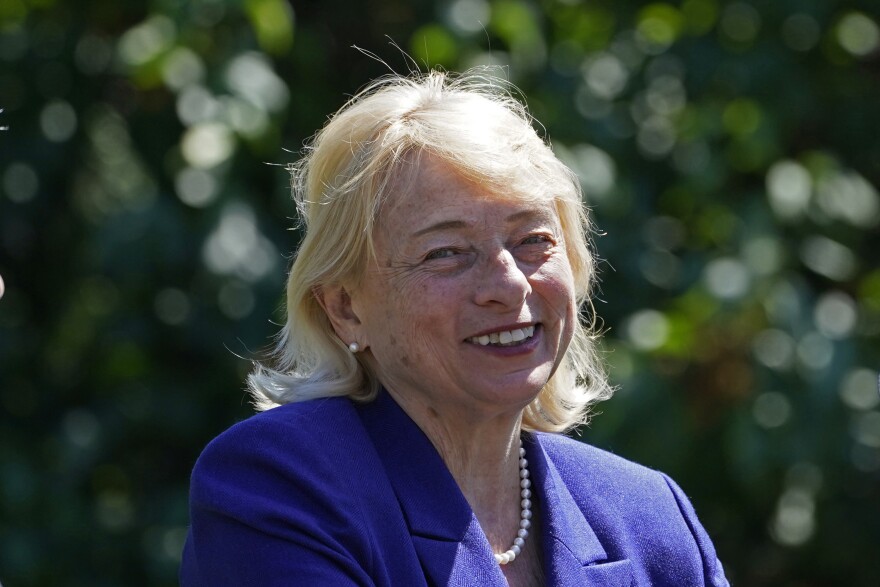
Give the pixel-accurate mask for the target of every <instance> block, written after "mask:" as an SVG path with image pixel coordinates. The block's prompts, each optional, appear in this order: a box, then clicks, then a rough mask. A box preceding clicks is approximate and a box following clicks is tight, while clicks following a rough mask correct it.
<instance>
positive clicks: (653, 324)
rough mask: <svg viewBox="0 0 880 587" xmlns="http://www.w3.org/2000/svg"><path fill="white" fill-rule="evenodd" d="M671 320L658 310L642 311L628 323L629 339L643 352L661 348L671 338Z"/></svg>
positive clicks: (631, 317)
mask: <svg viewBox="0 0 880 587" xmlns="http://www.w3.org/2000/svg"><path fill="white" fill-rule="evenodd" d="M669 330H670V328H669V319H667V318H666V316H665V315H664V314H662V313H661V312H658V311H657V310H650V309H649V310H640V311H638V312H636V313H635V314H633V315H632V316H630V318H629V320H628V321H627V326H626V333H627V338H629V341H630V342H631V343H632V345H633V346H634V347H635V348H637V349H639V350H643V351H651V350H655V349H658V348H660V347H661V346H663V345H664V344H665V343H666V340H667V339H668V338H669Z"/></svg>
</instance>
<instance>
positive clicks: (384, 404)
mask: <svg viewBox="0 0 880 587" xmlns="http://www.w3.org/2000/svg"><path fill="white" fill-rule="evenodd" d="M358 412H359V414H360V416H361V420H362V421H363V423H364V426H365V427H366V429H367V432H368V433H369V435H370V438H371V439H372V441H373V444H374V446H375V447H376V451H377V452H378V454H379V457H380V459H381V461H382V464H383V466H384V469H385V472H386V474H387V475H388V478H389V480H390V482H391V486H392V487H393V488H394V492H395V494H396V496H397V500H398V502H399V503H400V508H401V510H402V511H403V514H404V517H405V518H406V521H407V524H408V525H409V530H410V533H411V535H412V541H413V546H414V547H415V550H416V554H417V555H418V557H419V561H420V563H421V565H422V568H423V569H424V571H425V577H426V579H427V580H428V582H429V584H432V585H461V586H464V585H485V586H487V587H491V586H494V585H498V586H502V585H506V581H505V580H504V576H503V574H502V573H501V571H500V569H499V568H498V565H497V564H496V563H495V560H494V558H493V556H492V550H491V547H490V545H489V542H488V541H487V540H486V537H485V535H484V534H483V531H482V529H481V528H480V525H479V523H478V522H477V519H476V517H475V516H474V514H473V511H472V510H471V508H470V505H468V503H467V500H466V499H465V498H464V495H462V493H461V490H460V489H459V488H458V485H457V484H456V483H455V479H453V477H452V474H451V473H449V470H448V469H447V468H446V464H445V463H444V462H443V459H441V458H440V455H439V454H438V453H437V450H436V449H435V448H434V446H433V445H432V444H431V441H430V440H428V438H427V437H426V436H425V434H424V433H423V432H422V431H421V429H419V427H418V426H416V424H415V423H414V422H413V421H412V420H411V419H410V418H409V416H408V415H407V414H406V413H405V412H404V411H403V410H402V409H401V408H400V406H398V405H397V403H395V402H394V400H393V399H392V398H391V396H390V395H389V394H388V393H387V392H386V391H384V390H381V391H380V392H379V396H378V397H377V398H376V400H375V401H373V402H370V403H368V404H360V405H358Z"/></svg>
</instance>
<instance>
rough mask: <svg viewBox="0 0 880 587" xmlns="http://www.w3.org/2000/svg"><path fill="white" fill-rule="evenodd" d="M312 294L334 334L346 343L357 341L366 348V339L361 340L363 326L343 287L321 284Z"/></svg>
mask: <svg viewBox="0 0 880 587" xmlns="http://www.w3.org/2000/svg"><path fill="white" fill-rule="evenodd" d="M314 295H315V299H317V300H318V303H319V304H321V308H323V309H324V313H325V314H327V318H328V319H329V320H330V324H331V325H332V326H333V330H334V331H335V332H336V336H338V337H339V338H340V339H342V342H344V343H345V344H346V345H347V344H350V343H352V342H357V343H359V344H360V345H361V347H362V348H366V341H365V340H361V339H362V338H363V334H362V332H361V331H362V329H363V326H362V324H361V321H360V319H359V318H358V317H357V314H355V312H354V309H353V308H352V304H351V297H350V296H349V295H348V292H347V291H346V290H345V288H344V287H343V286H342V285H339V284H327V285H322V286H320V287H317V288H315V290H314Z"/></svg>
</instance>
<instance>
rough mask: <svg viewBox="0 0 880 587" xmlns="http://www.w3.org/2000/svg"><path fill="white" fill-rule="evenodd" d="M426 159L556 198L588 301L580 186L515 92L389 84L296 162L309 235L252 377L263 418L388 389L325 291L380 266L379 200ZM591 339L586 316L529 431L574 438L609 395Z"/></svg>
mask: <svg viewBox="0 0 880 587" xmlns="http://www.w3.org/2000/svg"><path fill="white" fill-rule="evenodd" d="M421 153H430V154H431V155H432V156H434V157H439V158H441V159H442V160H444V161H445V162H446V163H448V164H450V165H451V166H452V167H453V168H454V169H456V170H457V172H459V173H461V174H462V175H463V176H464V177H467V178H470V179H473V180H474V181H478V182H480V183H481V185H483V186H485V187H487V188H488V189H490V190H491V191H492V192H494V193H498V194H500V195H503V196H507V197H519V198H545V199H546V198H549V199H551V200H553V201H554V203H555V206H556V210H557V213H558V215H559V219H560V223H561V226H562V230H563V234H564V238H565V246H566V251H567V254H568V259H569V262H570V264H571V268H572V272H573V276H574V282H575V294H576V297H577V303H578V307H579V308H580V307H582V306H583V305H584V304H589V294H590V289H591V285H592V281H593V278H594V258H593V254H592V252H591V250H590V248H589V246H588V240H587V239H588V234H589V232H590V230H591V228H590V224H589V220H588V218H587V215H586V211H585V208H584V205H583V202H582V195H581V191H580V187H579V183H578V180H577V178H576V176H575V175H574V174H573V173H572V171H571V170H569V169H568V168H567V167H566V166H565V165H564V164H563V163H561V162H560V161H559V160H558V159H557V158H556V157H555V155H554V154H553V152H552V151H551V149H550V147H549V146H548V145H547V144H546V143H545V142H544V141H543V140H542V139H541V138H540V137H539V136H538V134H537V133H536V131H535V129H534V128H533V126H532V118H531V116H530V115H529V113H528V111H527V110H526V108H525V106H524V105H523V104H522V103H521V102H520V101H518V100H517V99H516V98H514V97H513V95H512V93H511V89H510V86H509V85H507V84H506V83H504V82H503V81H500V80H499V78H497V77H494V76H492V75H490V74H488V73H487V72H486V71H485V70H471V71H469V72H466V73H464V74H461V75H451V74H447V73H443V72H439V71H432V72H430V73H426V74H413V75H410V76H408V77H404V76H398V75H394V76H389V77H386V78H382V79H380V80H377V81H375V82H373V83H372V84H370V85H369V86H368V87H367V88H365V89H364V90H362V91H361V92H359V93H358V94H357V95H356V96H354V97H353V98H352V99H351V100H349V102H348V103H347V104H346V105H345V106H343V107H342V108H341V109H340V110H339V111H338V112H337V113H336V114H335V115H334V116H333V117H332V118H331V119H330V120H329V122H328V123H327V124H326V125H325V126H324V128H323V129H322V130H320V131H319V132H318V133H317V135H316V136H315V137H314V138H313V140H312V141H311V143H310V144H309V145H308V146H307V148H306V152H305V155H304V157H303V158H302V159H301V160H300V161H299V162H298V163H296V164H293V165H291V166H290V171H291V176H292V192H293V198H294V200H295V202H296V204H297V207H298V209H299V212H300V217H301V219H302V221H303V223H304V225H305V237H304V239H303V241H302V244H301V246H300V249H299V251H298V253H297V255H296V259H295V261H294V263H293V265H292V267H291V270H290V275H289V277H288V281H287V322H286V324H285V325H284V327H283V329H282V330H281V332H280V333H279V336H278V339H277V344H276V347H275V353H274V366H273V367H267V366H265V365H261V364H257V365H256V367H255V369H254V371H253V372H252V373H251V375H250V376H249V377H248V386H249V389H250V391H251V393H252V395H253V397H254V400H255V404H256V407H257V408H258V409H262V410H264V409H269V408H272V407H275V406H277V405H280V404H285V403H290V402H297V401H304V400H308V399H314V398H320V397H330V396H349V397H351V398H352V399H354V400H359V401H370V400H372V399H373V398H374V397H375V395H376V393H377V391H378V389H379V386H380V382H379V381H378V380H377V379H376V377H375V375H374V374H373V373H371V372H370V370H369V368H368V367H367V366H366V365H365V364H364V363H362V362H360V361H358V360H357V359H356V357H355V355H353V354H352V353H350V352H349V351H348V349H347V347H346V345H345V343H344V342H343V341H341V340H340V339H339V338H338V337H337V336H336V334H335V332H334V330H333V328H332V326H331V324H330V321H329V319H328V318H327V316H326V314H325V313H324V311H323V309H322V307H321V305H320V303H319V302H318V299H317V298H316V292H317V291H318V290H319V289H320V288H321V287H322V286H324V285H327V284H334V283H336V284H342V283H358V282H359V281H360V279H361V278H362V277H363V273H364V269H365V267H366V266H367V264H368V261H370V260H372V259H374V256H373V227H374V225H375V224H376V222H377V217H378V215H379V213H380V209H381V207H382V203H383V202H384V201H385V199H386V198H387V197H388V195H389V192H390V191H391V190H392V189H395V191H396V192H400V191H401V190H399V187H400V185H401V180H402V179H405V176H407V175H408V176H410V178H412V177H413V176H414V172H413V170H412V169H413V167H415V166H414V165H411V163H412V161H413V159H414V158H417V157H418V156H419V155H420V154H421ZM404 193H405V191H404ZM591 310H592V307H591V306H590V313H589V315H590V316H592V312H591ZM592 329H593V326H592V324H587V323H585V321H584V320H583V318H581V319H579V320H577V321H576V325H575V328H574V334H573V337H572V341H571V343H570V345H569V347H568V349H567V351H566V354H565V357H564V358H563V360H562V361H561V363H560V366H559V368H558V369H557V370H556V372H555V373H554V375H553V376H552V377H551V379H550V380H549V381H548V382H547V384H546V385H545V386H544V388H543V389H542V390H541V391H540V393H539V394H538V396H537V397H536V398H535V400H534V401H533V402H532V403H531V404H530V405H529V406H528V407H527V408H526V410H525V413H524V415H523V427H524V428H526V429H531V430H541V431H548V432H550V431H553V432H556V431H562V430H566V429H569V428H571V427H573V426H575V425H577V424H580V423H583V422H585V421H586V420H587V418H588V415H589V408H590V406H591V405H592V404H593V403H595V402H597V401H599V400H602V399H606V398H607V397H608V396H609V395H610V388H609V386H608V383H607V380H606V378H605V374H604V371H603V368H602V363H601V361H600V360H599V359H598V356H597V353H596V349H595V344H594V343H595V341H594V338H595V335H594V334H593V332H592Z"/></svg>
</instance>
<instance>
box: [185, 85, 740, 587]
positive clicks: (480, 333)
mask: <svg viewBox="0 0 880 587" xmlns="http://www.w3.org/2000/svg"><path fill="white" fill-rule="evenodd" d="M292 171H293V177H294V182H293V185H294V190H293V191H294V198H295V200H296V202H297V204H298V206H299V208H300V211H301V213H302V217H303V219H304V222H305V225H306V236H305V239H304V241H303V243H302V246H301V248H300V250H299V251H298V253H297V256H296V260H295V261H294V263H293V266H292V268H291V272H290V276H289V279H288V283H287V311H288V318H287V323H286V325H285V326H284V329H283V331H282V333H281V336H280V337H279V344H278V347H277V356H276V358H275V361H274V364H273V365H271V366H262V365H261V366H258V367H257V369H256V370H255V372H254V373H253V374H252V375H251V377H250V381H249V382H250V386H251V391H252V393H253V395H254V397H255V400H256V404H257V406H258V407H259V408H260V409H262V410H263V413H261V414H258V415H256V416H254V417H252V418H250V419H248V420H246V421H245V422H242V423H240V424H238V425H236V426H233V427H232V428H231V429H229V430H228V431H226V432H225V433H223V434H222V435H221V436H219V437H218V438H217V439H215V440H214V441H213V442H212V443H211V444H210V445H209V446H208V448H207V449H206V450H205V451H204V453H203V454H202V456H201V457H200V458H199V460H198V462H197V463H196V466H195V470H194V472H193V478H192V489H191V516H192V527H191V530H190V534H189V537H188V540H187V545H186V548H185V551H184V560H183V567H182V569H181V583H182V584H183V585H212V586H215V585H244V584H259V585H288V584H291V583H292V582H295V583H296V584H298V585H481V586H482V585H585V584H601V585H633V584H638V585H669V586H673V585H675V586H678V585H726V583H727V582H726V580H725V578H724V573H723V571H722V569H721V565H720V563H719V562H718V560H717V558H716V556H715V551H714V548H713V546H712V543H711V541H710V540H709V538H708V537H707V536H706V534H705V532H704V530H703V528H702V526H701V525H700V523H699V521H698V520H697V518H696V515H695V514H694V511H693V508H692V507H691V505H690V503H689V502H688V500H687V498H686V497H685V496H684V494H683V493H682V492H681V490H680V489H679V488H678V487H677V486H676V485H675V484H674V483H673V482H672V481H671V480H670V479H669V478H667V477H665V476H664V475H663V474H661V473H658V472H655V471H651V470H649V469H646V468H644V467H640V466H639V465H636V464H634V463H630V462H628V461H625V460H623V459H621V458H619V457H615V456H613V455H610V454H608V453H605V452H602V451H600V450H597V449H595V448H592V447H590V446H588V445H586V444H583V443H580V442H577V441H574V440H571V439H568V438H566V437H564V436H562V435H560V434H559V432H562V431H565V430H568V429H570V428H572V427H574V426H575V425H577V424H579V423H582V422H584V421H585V420H586V418H587V416H588V413H589V408H590V406H591V405H592V404H593V403H595V402H596V401H599V400H601V399H605V398H607V397H608V396H609V395H610V393H609V389H608V385H607V383H606V381H605V378H604V375H603V372H602V369H601V365H600V363H599V362H598V360H597V359H596V356H595V352H594V349H593V335H592V334H591V333H590V331H589V328H588V325H586V324H584V323H582V321H581V318H580V316H581V312H580V310H581V306H582V305H583V304H585V303H588V301H589V293H590V287H591V283H592V279H593V257H592V253H591V251H590V248H589V246H588V240H587V235H588V234H589V230H590V226H589V223H588V220H587V217H586V214H585V211H584V207H583V205H582V200H581V193H580V189H579V186H578V182H577V180H576V178H575V176H574V175H573V174H572V172H571V171H570V170H568V169H567V168H566V167H565V166H564V165H563V164H562V163H560V162H559V160H558V159H557V158H556V157H555V156H554V155H553V152H552V150H551V149H550V148H549V146H548V145H547V144H546V143H545V142H544V141H543V140H541V138H540V137H539V136H538V135H537V133H536V132H535V130H534V129H533V127H532V124H531V119H530V118H529V116H528V114H527V111H526V110H525V108H524V106H522V104H520V103H519V102H518V101H517V100H515V99H514V98H513V97H512V96H511V95H510V93H509V91H508V90H507V89H505V87H504V84H502V83H500V82H499V81H498V80H495V79H493V78H490V77H487V76H486V75H485V74H484V73H477V72H471V73H468V74H465V75H462V76H457V77H456V76H450V75H447V74H443V73H438V72H432V73H429V74H426V75H416V76H412V77H409V78H404V77H390V78H387V79H383V80H381V81H379V82H376V83H375V84H373V85H372V86H370V87H369V88H367V89H366V90H365V91H363V92H362V93H360V94H358V95H357V96H356V97H355V98H353V99H352V100H351V101H350V102H349V103H348V104H347V105H346V106H345V107H344V108H343V109H342V110H340V112H338V113H337V114H336V115H335V116H334V117H333V118H332V119H331V120H330V122H329V123H328V124H327V125H326V126H325V127H324V129H322V130H321V132H319V133H318V135H317V136H316V138H315V139H314V141H313V143H312V144H311V146H310V147H309V149H308V151H307V152H306V154H305V157H304V158H303V159H302V160H301V161H300V162H299V163H298V164H297V165H295V166H293V167H292ZM270 408H271V409H270Z"/></svg>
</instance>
